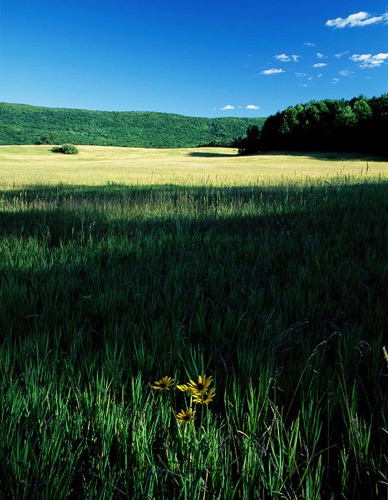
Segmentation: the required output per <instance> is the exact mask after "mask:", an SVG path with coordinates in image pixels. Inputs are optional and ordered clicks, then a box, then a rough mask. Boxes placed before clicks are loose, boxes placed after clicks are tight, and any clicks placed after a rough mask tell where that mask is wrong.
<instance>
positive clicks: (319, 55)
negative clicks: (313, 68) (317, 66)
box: [316, 52, 326, 59]
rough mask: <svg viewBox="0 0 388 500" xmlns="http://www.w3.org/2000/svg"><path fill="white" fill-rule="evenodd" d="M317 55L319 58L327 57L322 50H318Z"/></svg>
mask: <svg viewBox="0 0 388 500" xmlns="http://www.w3.org/2000/svg"><path fill="white" fill-rule="evenodd" d="M316 55H317V57H318V59H325V58H326V56H325V54H322V52H317V54H316Z"/></svg>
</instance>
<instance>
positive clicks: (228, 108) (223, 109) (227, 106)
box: [220, 104, 234, 111]
mask: <svg viewBox="0 0 388 500" xmlns="http://www.w3.org/2000/svg"><path fill="white" fill-rule="evenodd" d="M230 109H234V106H232V105H231V104H227V105H226V106H224V107H223V108H220V110H221V111H229V110H230Z"/></svg>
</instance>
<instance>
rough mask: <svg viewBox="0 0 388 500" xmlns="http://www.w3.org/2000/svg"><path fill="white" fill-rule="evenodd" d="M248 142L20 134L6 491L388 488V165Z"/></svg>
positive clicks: (11, 198) (7, 262) (320, 492)
mask: <svg viewBox="0 0 388 500" xmlns="http://www.w3.org/2000/svg"><path fill="white" fill-rule="evenodd" d="M234 153H235V152H234V151H233V150H226V149H195V150H194V149H193V150H160V151H158V150H135V149H133V150H132V149H124V148H96V147H80V154H79V155H76V156H71V157H66V156H65V155H55V154H52V153H50V152H49V151H48V149H47V146H43V147H42V146H39V147H36V146H34V147H32V146H24V147H21V146H17V147H16V146H4V147H1V148H0V179H1V186H0V188H1V195H0V257H1V258H0V276H1V281H0V398H1V405H0V419H1V422H2V425H1V426H0V497H1V498H18V499H24V498H25V499H35V498H36V499H38V498H39V499H41V498H43V499H46V498H47V499H52V498H80V499H83V498H87V499H92V498H93V499H94V498H104V499H105V498H139V499H140V498H142V499H143V498H157V499H159V498H166V499H171V498H177V499H178V498H182V499H186V498H187V499H197V498H198V499H199V498H209V499H213V498H217V499H239V498H241V499H248V498H249V499H250V498H257V499H266V498H288V499H298V498H301V499H306V498H307V499H326V498H328V499H331V498H332V499H337V498H348V499H353V498H354V499H356V498H360V499H365V498H368V499H369V498H371V499H374V498H375V499H381V498H387V497H388V451H387V450H388V446H387V445H388V417H387V416H388V399H387V397H386V394H387V388H388V387H387V386H388V354H387V353H386V351H384V346H386V348H388V338H387V331H388V330H387V319H386V318H387V314H386V304H387V299H388V294H387V260H386V257H387V242H388V238H387V236H388V224H387V213H388V211H387V209H388V196H387V187H388V181H387V172H388V163H387V162H383V161H377V160H375V161H373V160H372V159H369V158H361V159H358V158H356V157H354V156H352V157H350V156H341V157H338V156H336V157H333V156H331V157H330V155H327V156H326V157H324V156H323V155H290V156H287V155H263V156H255V157H237V156H235V154H234ZM205 376H206V377H205Z"/></svg>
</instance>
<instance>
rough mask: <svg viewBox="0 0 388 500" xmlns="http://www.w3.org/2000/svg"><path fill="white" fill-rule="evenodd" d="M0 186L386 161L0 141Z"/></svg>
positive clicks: (177, 180) (183, 177) (349, 171)
mask: <svg viewBox="0 0 388 500" xmlns="http://www.w3.org/2000/svg"><path fill="white" fill-rule="evenodd" d="M0 172H1V180H0V182H1V185H0V188H3V189H4V188H5V189H7V188H12V187H15V188H18V187H19V188H23V187H24V186H26V185H29V184H50V185H57V184H60V183H63V184H73V185H75V184H78V185H88V186H98V185H106V184H107V183H112V182H113V183H119V184H127V185H137V184H139V185H145V184H146V185H153V184H156V185H157V184H180V185H198V184H199V185H204V184H205V185H212V186H222V185H225V186H229V185H240V186H241V185H251V184H257V183H258V184H262V183H266V184H268V183H272V184H274V183H275V184H276V183H278V182H279V181H284V182H293V183H299V184H300V183H304V182H306V180H308V179H317V178H326V179H330V178H333V177H335V176H340V177H344V176H347V177H349V179H351V178H352V177H354V176H357V177H358V176H359V175H360V174H361V173H364V174H365V173H366V174H368V175H369V177H375V178H376V177H379V176H385V177H386V176H387V174H388V162H387V161H378V160H376V159H373V158H368V157H363V158H360V157H359V156H356V155H353V154H352V155H334V156H333V155H330V154H329V155H327V154H326V155H325V154H322V153H320V154H291V155H284V154H272V155H271V154H263V155H256V156H248V157H247V156H245V157H244V156H237V150H236V149H230V148H196V149H162V150H157V149H134V148H117V147H98V146H80V147H79V154H78V155H74V156H73V155H55V154H53V153H52V152H51V148H50V147H49V146H0Z"/></svg>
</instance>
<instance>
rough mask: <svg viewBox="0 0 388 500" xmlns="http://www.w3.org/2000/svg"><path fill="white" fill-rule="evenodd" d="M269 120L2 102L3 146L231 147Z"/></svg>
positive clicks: (0, 129) (0, 135)
mask: <svg viewBox="0 0 388 500" xmlns="http://www.w3.org/2000/svg"><path fill="white" fill-rule="evenodd" d="M264 121H265V118H232V117H230V118H199V117H188V116H182V115H175V114H169V113H156V112H110V111H89V110H78V109H61V108H45V107H39V106H29V105H23V104H9V103H0V144H52V145H55V144H66V143H70V144H78V145H86V144H89V145H97V146H128V147H141V148H179V147H197V146H201V145H202V146H204V145H206V146H207V145H211V146H231V145H232V144H233V142H234V141H235V138H236V137H239V136H241V135H243V134H244V133H245V131H246V130H247V127H249V126H257V127H258V128H261V127H262V125H263V123H264Z"/></svg>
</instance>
